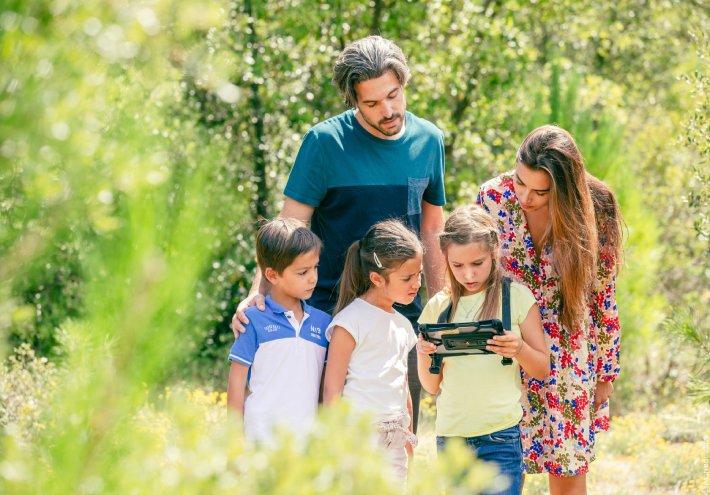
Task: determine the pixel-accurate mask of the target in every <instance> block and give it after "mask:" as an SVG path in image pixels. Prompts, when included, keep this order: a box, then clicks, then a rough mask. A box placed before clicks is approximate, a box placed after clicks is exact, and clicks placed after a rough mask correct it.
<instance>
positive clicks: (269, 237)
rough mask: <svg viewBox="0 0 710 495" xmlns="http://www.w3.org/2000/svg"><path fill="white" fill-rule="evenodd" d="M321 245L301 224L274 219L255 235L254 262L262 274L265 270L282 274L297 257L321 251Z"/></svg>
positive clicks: (286, 219) (290, 219) (287, 219)
mask: <svg viewBox="0 0 710 495" xmlns="http://www.w3.org/2000/svg"><path fill="white" fill-rule="evenodd" d="M322 246H323V243H322V242H321V240H320V239H319V238H318V236H317V235H315V234H314V233H313V232H312V231H311V230H310V229H309V228H308V227H306V226H305V224H304V223H303V222H300V221H298V220H295V219H293V218H276V219H274V220H271V221H269V222H266V223H265V224H264V225H262V226H261V228H260V229H259V232H257V234H256V261H257V263H258V264H259V268H261V271H262V273H263V272H264V270H266V269H267V268H272V269H273V270H276V272H277V273H282V272H283V271H284V269H286V267H288V266H289V265H290V264H291V263H293V260H295V259H296V257H297V256H300V255H301V254H304V253H308V252H310V251H313V250H314V249H315V250H318V251H320V250H321V247H322Z"/></svg>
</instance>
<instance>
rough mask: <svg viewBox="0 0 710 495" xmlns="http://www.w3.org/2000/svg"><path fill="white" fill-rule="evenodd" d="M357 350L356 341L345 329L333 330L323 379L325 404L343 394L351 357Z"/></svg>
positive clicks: (336, 328)
mask: <svg viewBox="0 0 710 495" xmlns="http://www.w3.org/2000/svg"><path fill="white" fill-rule="evenodd" d="M354 349H355V339H354V338H353V336H352V335H350V333H349V332H348V331H347V330H345V329H344V328H343V327H339V326H336V327H335V328H333V336H332V337H331V339H330V345H329V346H328V363H327V364H326V366H325V378H324V379H323V404H331V403H333V402H334V401H336V400H337V399H338V398H339V397H340V396H341V395H342V394H343V387H345V377H346V375H347V373H348V364H350V357H351V356H352V353H353V350H354Z"/></svg>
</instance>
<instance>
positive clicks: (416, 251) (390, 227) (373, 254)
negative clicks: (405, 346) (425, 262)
mask: <svg viewBox="0 0 710 495" xmlns="http://www.w3.org/2000/svg"><path fill="white" fill-rule="evenodd" d="M423 252H424V249H423V248H422V244H421V242H419V239H418V238H417V236H416V234H414V232H412V231H411V230H409V229H408V228H407V227H405V226H404V224H402V222H400V221H398V220H384V221H382V222H377V223H376V224H375V225H373V226H372V227H370V230H368V231H367V233H366V234H365V237H363V238H362V239H361V240H359V241H355V242H353V243H352V244H351V245H350V247H349V248H348V252H347V255H346V256H345V266H344V267H343V274H342V276H341V277H340V287H339V292H338V302H337V304H336V305H335V310H334V311H333V314H334V315H335V314H337V313H339V312H340V311H342V309H343V308H344V307H345V306H347V305H348V304H350V303H351V302H353V301H354V300H355V299H356V298H358V297H360V296H361V295H363V294H364V293H365V292H367V290H368V289H369V288H370V287H371V285H372V282H371V281H370V273H371V272H375V273H379V274H380V275H383V276H384V277H385V278H387V276H388V274H389V273H390V272H391V271H393V270H396V269H397V268H399V267H400V266H401V265H402V263H404V262H405V261H407V260H410V259H412V258H414V257H415V256H417V255H421V254H422V253H423Z"/></svg>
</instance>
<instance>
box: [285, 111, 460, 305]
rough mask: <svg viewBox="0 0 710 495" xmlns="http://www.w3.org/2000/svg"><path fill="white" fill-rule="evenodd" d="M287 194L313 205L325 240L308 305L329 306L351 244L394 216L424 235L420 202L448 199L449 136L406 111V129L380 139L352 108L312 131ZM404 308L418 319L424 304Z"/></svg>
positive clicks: (314, 221)
mask: <svg viewBox="0 0 710 495" xmlns="http://www.w3.org/2000/svg"><path fill="white" fill-rule="evenodd" d="M284 194H285V195H286V196H287V197H289V198H292V199H295V200H296V201H299V202H301V203H305V204H307V205H310V206H312V207H314V208H315V210H314V212H313V217H312V219H311V229H313V232H315V233H316V234H317V235H318V236H319V237H320V238H321V240H322V241H323V251H322V252H321V257H320V264H319V268H318V284H317V286H316V290H315V292H314V293H313V296H312V297H311V299H310V300H309V303H310V304H312V305H313V306H316V307H317V308H320V309H322V310H324V311H329V312H330V311H331V310H332V308H333V306H334V305H335V302H336V300H337V284H338V280H339V278H340V275H341V273H342V272H343V265H344V264H345V253H346V251H347V249H348V247H349V246H350V244H352V243H353V242H354V241H356V240H358V239H360V238H362V236H364V235H365V233H366V232H367V230H368V229H369V228H370V227H372V226H373V225H374V224H375V223H377V222H379V221H381V220H386V219H391V218H396V219H399V220H401V221H402V222H403V223H404V224H405V225H407V226H408V227H409V228H411V229H412V230H413V231H414V232H416V233H417V234H419V230H420V226H421V215H422V201H426V202H428V203H431V204H433V205H443V204H444V203H445V202H446V197H445V194H444V139H443V134H442V132H441V131H440V130H439V129H438V128H437V127H436V126H435V125H434V124H432V123H430V122H427V121H426V120H424V119H421V118H419V117H417V116H415V115H413V114H412V113H410V112H406V113H405V131H404V134H403V135H402V136H401V137H399V138H398V139H380V138H378V137H375V136H373V135H372V134H371V133H369V132H368V131H367V130H365V129H364V128H363V127H362V126H361V125H360V123H359V122H358V121H357V119H356V118H355V114H354V112H353V111H352V110H348V111H346V112H344V113H342V114H340V115H338V116H335V117H333V118H330V119H328V120H326V121H324V122H321V123H319V124H318V125H316V126H314V127H313V128H312V129H311V130H310V131H308V133H306V135H305V137H304V138H303V143H302V144H301V149H300V150H299V152H298V156H297V157H296V161H295V163H294V165H293V168H292V169H291V174H290V175H289V178H288V182H287V184H286V188H285V190H284ZM398 309H400V310H401V312H402V313H404V314H405V316H410V317H414V316H419V313H420V312H421V305H420V303H419V301H418V299H417V301H416V302H415V303H413V304H412V305H410V306H407V307H406V308H398Z"/></svg>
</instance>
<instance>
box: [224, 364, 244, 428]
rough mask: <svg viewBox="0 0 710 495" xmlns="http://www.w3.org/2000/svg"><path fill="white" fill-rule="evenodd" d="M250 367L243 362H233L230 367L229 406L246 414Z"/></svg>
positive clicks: (228, 384)
mask: <svg viewBox="0 0 710 495" xmlns="http://www.w3.org/2000/svg"><path fill="white" fill-rule="evenodd" d="M248 373H249V367H248V366H244V365H243V364H238V363H232V365H231V366H230V368H229V382H228V383H227V407H228V408H229V409H231V410H232V411H235V412H238V413H239V414H241V415H242V416H243V415H244V398H245V397H246V386H247V374H248Z"/></svg>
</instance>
